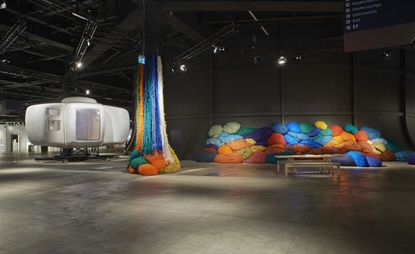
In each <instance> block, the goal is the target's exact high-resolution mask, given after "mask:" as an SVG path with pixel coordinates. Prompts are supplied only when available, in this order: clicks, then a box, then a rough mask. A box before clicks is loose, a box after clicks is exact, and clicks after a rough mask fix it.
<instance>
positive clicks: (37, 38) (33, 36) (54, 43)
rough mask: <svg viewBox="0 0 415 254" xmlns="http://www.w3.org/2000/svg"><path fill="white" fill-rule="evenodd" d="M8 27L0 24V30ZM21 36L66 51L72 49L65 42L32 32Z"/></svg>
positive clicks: (6, 29) (8, 27)
mask: <svg viewBox="0 0 415 254" xmlns="http://www.w3.org/2000/svg"><path fill="white" fill-rule="evenodd" d="M9 29H10V26H7V25H3V24H0V30H2V31H9ZM22 37H26V38H28V39H29V40H33V41H38V42H41V43H45V44H47V45H49V46H52V47H56V48H60V49H64V50H66V51H70V52H72V51H73V47H72V46H70V45H67V44H64V43H61V42H57V41H54V40H51V39H48V38H45V37H42V36H39V35H36V34H32V33H29V32H24V33H23V34H22Z"/></svg>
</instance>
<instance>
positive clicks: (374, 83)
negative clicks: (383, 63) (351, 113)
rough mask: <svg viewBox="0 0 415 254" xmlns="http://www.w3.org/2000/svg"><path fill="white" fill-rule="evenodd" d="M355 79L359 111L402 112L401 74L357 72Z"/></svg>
mask: <svg viewBox="0 0 415 254" xmlns="http://www.w3.org/2000/svg"><path fill="white" fill-rule="evenodd" d="M355 78H356V79H355V80H356V81H355V82H356V83H355V86H356V101H357V109H358V111H381V112H382V111H386V112H400V110H401V104H402V101H401V90H402V81H401V78H402V76H401V74H396V73H389V72H382V71H360V70H357V71H356V72H355Z"/></svg>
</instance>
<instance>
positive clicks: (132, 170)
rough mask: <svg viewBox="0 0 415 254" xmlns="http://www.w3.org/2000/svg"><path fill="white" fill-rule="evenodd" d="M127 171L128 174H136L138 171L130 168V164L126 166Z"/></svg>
mask: <svg viewBox="0 0 415 254" xmlns="http://www.w3.org/2000/svg"><path fill="white" fill-rule="evenodd" d="M127 170H128V173H130V174H137V173H138V172H137V170H135V169H134V168H132V167H130V166H128V169H127Z"/></svg>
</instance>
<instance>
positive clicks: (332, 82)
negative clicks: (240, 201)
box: [165, 48, 415, 159]
mask: <svg viewBox="0 0 415 254" xmlns="http://www.w3.org/2000/svg"><path fill="white" fill-rule="evenodd" d="M291 53H292V52H291ZM381 53H382V51H381V50H373V51H367V52H358V53H353V54H345V53H343V52H341V51H329V50H327V51H324V50H310V51H307V52H304V59H303V60H302V61H300V62H296V61H295V60H293V59H292V58H291V59H289V63H288V64H287V65H286V66H284V67H282V68H281V67H278V66H275V65H273V60H274V59H275V58H276V56H277V55H278V54H279V52H277V51H272V50H269V51H266V52H258V54H259V55H260V56H261V58H262V62H261V63H260V64H258V65H253V63H252V60H251V57H250V54H249V53H243V54H242V53H241V51H240V50H239V49H238V48H231V49H230V51H229V52H227V53H226V54H223V55H216V56H212V55H211V54H210V53H209V54H204V55H201V56H198V57H197V58H195V59H193V60H192V61H191V62H189V63H188V66H189V71H188V73H186V74H172V73H171V72H168V71H166V75H165V83H166V84H165V87H166V88H165V96H166V114H167V121H168V130H169V133H170V138H171V140H172V143H173V145H174V146H176V149H177V150H178V153H179V155H180V156H181V157H182V158H184V159H192V158H194V156H195V154H196V153H197V151H198V150H199V149H200V147H201V146H202V145H203V144H204V143H205V141H206V138H207V132H208V130H209V127H210V125H211V124H224V123H226V122H228V121H238V122H241V123H242V125H243V126H245V127H262V126H269V125H270V124H271V123H272V122H274V121H285V122H287V121H290V120H297V121H305V122H314V121H315V120H325V121H327V123H329V124H334V123H336V124H345V123H355V124H357V125H358V126H363V125H368V126H372V127H375V128H379V129H380V130H381V131H382V134H383V136H384V137H387V138H390V139H394V140H396V141H397V142H399V143H400V144H401V145H402V146H405V147H411V146H412V142H411V139H410V138H412V140H415V52H414V50H395V51H393V52H392V59H391V60H384V59H382V58H381V57H380V56H381ZM288 55H289V53H288ZM291 56H292V55H291ZM291 56H290V57H291ZM172 132H173V133H172Z"/></svg>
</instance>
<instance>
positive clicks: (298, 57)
mask: <svg viewBox="0 0 415 254" xmlns="http://www.w3.org/2000/svg"><path fill="white" fill-rule="evenodd" d="M295 60H297V61H300V60H303V56H302V55H301V54H297V55H295Z"/></svg>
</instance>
